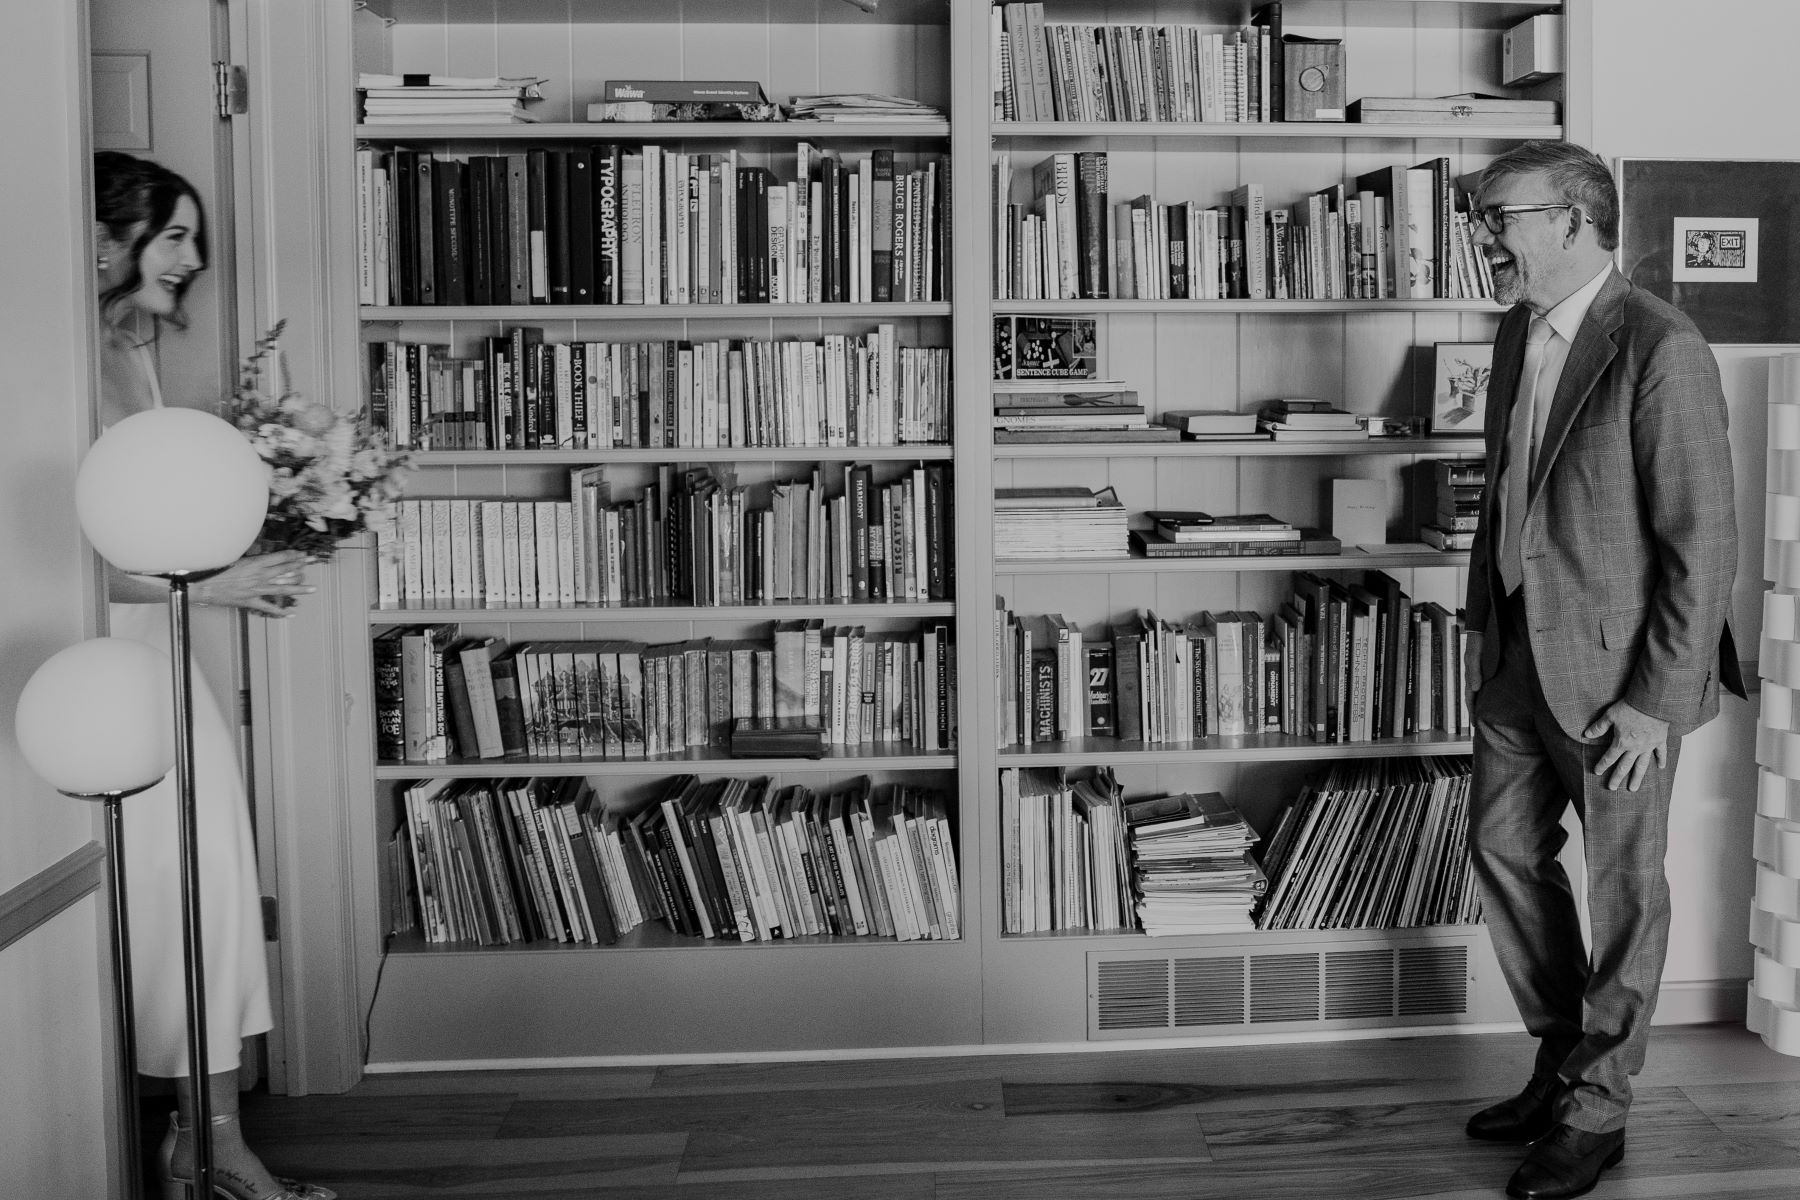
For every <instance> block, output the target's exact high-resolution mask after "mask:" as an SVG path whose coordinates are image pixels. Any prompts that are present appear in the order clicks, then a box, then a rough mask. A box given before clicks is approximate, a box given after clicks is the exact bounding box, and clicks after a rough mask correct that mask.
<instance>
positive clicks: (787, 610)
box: [369, 601, 956, 626]
mask: <svg viewBox="0 0 1800 1200" xmlns="http://www.w3.org/2000/svg"><path fill="white" fill-rule="evenodd" d="M954 615H956V605H954V604H952V603H949V602H948V601H931V602H913V603H896V604H832V603H829V602H797V603H780V604H730V605H725V604H721V605H716V606H695V605H691V604H664V605H655V604H634V605H592V604H590V605H579V604H578V605H568V606H563V607H557V606H550V607H542V606H540V607H536V608H524V607H510V608H509V607H505V606H494V607H490V606H487V605H479V604H477V605H470V604H447V605H444V606H443V607H440V608H432V607H415V608H372V609H370V610H369V624H371V625H384V626H386V625H433V624H437V623H438V622H441V621H464V622H474V623H489V622H492V623H505V624H509V625H523V624H549V625H567V624H579V625H586V624H594V623H600V622H610V623H614V624H622V623H633V622H639V621H683V622H693V621H780V620H788V619H792V618H797V617H819V618H821V619H823V620H826V621H830V622H832V623H834V624H840V623H843V622H848V621H873V620H881V619H883V618H892V619H895V620H901V621H907V620H917V619H918V618H920V617H949V616H954Z"/></svg>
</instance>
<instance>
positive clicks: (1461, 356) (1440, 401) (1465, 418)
mask: <svg viewBox="0 0 1800 1200" xmlns="http://www.w3.org/2000/svg"><path fill="white" fill-rule="evenodd" d="M1433 349H1434V350H1436V351H1437V366H1436V369H1435V370H1434V371H1433V372H1432V375H1431V379H1432V383H1431V432H1432V434H1433V435H1434V436H1441V435H1443V434H1465V433H1466V434H1468V435H1469V436H1470V437H1480V436H1481V432H1482V427H1483V426H1484V424H1485V423H1486V421H1487V393H1488V380H1489V378H1491V377H1492V375H1493V373H1494V343H1492V342H1438V343H1437V344H1436V345H1435V346H1434V347H1433Z"/></svg>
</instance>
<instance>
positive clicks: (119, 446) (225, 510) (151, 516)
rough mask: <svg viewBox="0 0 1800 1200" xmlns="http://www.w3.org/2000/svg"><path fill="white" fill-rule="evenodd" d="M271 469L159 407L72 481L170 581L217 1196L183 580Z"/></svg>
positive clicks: (99, 450)
mask: <svg viewBox="0 0 1800 1200" xmlns="http://www.w3.org/2000/svg"><path fill="white" fill-rule="evenodd" d="M268 507H269V474H268V469H267V468H266V467H265V466H264V465H263V461H262V459H261V458H260V457H259V456H258V455H257V453H256V451H255V450H254V449H253V448H252V447H251V445H250V443H249V441H248V440H246V439H245V437H244V436H243V434H241V433H239V432H238V431H237V430H236V429H234V428H232V427H231V426H230V425H229V424H227V423H226V422H224V421H222V420H220V419H219V418H218V417H215V416H213V415H211V414H210V413H205V412H201V411H199V410H198V409H189V408H157V409H151V410H149V411H147V412H141V413H137V414H135V415H133V416H130V417H127V418H125V419H124V420H123V421H120V422H119V423H118V424H116V425H114V426H113V427H112V428H110V429H108V430H107V431H106V432H105V433H103V434H101V435H100V438H99V440H97V441H96V442H95V443H94V445H93V447H92V448H91V449H90V450H89V451H88V454H87V458H86V459H84V460H83V462H82V464H81V471H80V473H79V474H78V476H77V477H76V481H75V510H76V514H77V515H78V516H79V517H80V519H81V528H82V532H84V533H85V534H87V537H88V540H89V541H90V542H92V543H93V544H94V549H96V550H98V551H99V552H100V554H101V556H102V557H103V558H105V559H106V561H108V562H109V563H111V564H112V565H113V566H115V567H117V568H118V569H119V570H121V571H123V572H125V573H126V574H128V575H147V576H153V577H155V578H158V579H162V580H164V581H166V582H167V583H168V585H169V661H170V668H171V669H170V672H169V676H170V679H171V680H172V688H171V693H172V698H173V705H174V735H175V741H174V745H175V791H176V813H177V825H178V827H179V828H178V833H179V838H180V863H181V925H182V958H183V965H184V967H185V972H186V980H187V1034H188V1062H189V1072H190V1078H189V1082H190V1090H191V1091H192V1093H193V1107H194V1129H193V1139H194V1176H193V1192H192V1194H193V1195H194V1196H197V1197H202V1198H209V1197H211V1196H212V1195H213V1187H212V1180H213V1162H212V1105H211V1101H210V1098H209V1096H208V1094H207V1077H208V1076H209V1075H210V1074H211V1072H210V1071H209V1070H208V1069H207V1047H206V969H205V962H204V955H203V950H202V940H201V924H200V843H199V836H198V824H197V822H198V816H197V813H196V810H195V805H194V799H195V793H194V728H193V718H194V688H193V671H192V657H191V654H190V652H189V626H188V589H189V588H190V586H191V585H193V584H194V583H197V582H199V581H200V580H203V579H206V578H208V577H209V576H211V575H214V574H216V573H218V572H219V571H221V570H223V569H224V568H226V567H228V566H230V565H231V564H232V563H234V562H236V561H237V560H238V559H239V558H241V557H243V555H244V552H245V551H246V550H248V549H249V548H250V547H251V545H252V544H253V543H254V542H255V541H256V537H257V534H258V533H260V532H261V530H262V523H263V518H264V516H265V515H266V514H267V512H268Z"/></svg>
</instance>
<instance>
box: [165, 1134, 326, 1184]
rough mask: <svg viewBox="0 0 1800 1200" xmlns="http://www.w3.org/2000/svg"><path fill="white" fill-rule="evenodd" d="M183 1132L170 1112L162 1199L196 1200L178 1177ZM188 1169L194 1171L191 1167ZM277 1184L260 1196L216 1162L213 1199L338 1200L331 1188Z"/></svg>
mask: <svg viewBox="0 0 1800 1200" xmlns="http://www.w3.org/2000/svg"><path fill="white" fill-rule="evenodd" d="M235 1120H237V1118H236V1117H235V1116H226V1117H214V1118H213V1119H212V1123H213V1124H214V1125H227V1124H230V1123H231V1122H233V1121H235ZM181 1132H182V1130H181V1125H180V1121H179V1120H178V1118H177V1116H176V1114H175V1113H170V1114H169V1132H168V1133H166V1134H164V1135H163V1142H162V1147H161V1149H160V1150H159V1151H158V1154H157V1163H158V1165H159V1166H160V1167H161V1168H162V1194H163V1200H195V1197H194V1181H193V1180H192V1179H183V1178H181V1177H179V1176H177V1175H176V1174H175V1142H176V1139H177V1137H178V1136H179V1135H180V1133H181ZM189 1167H190V1169H192V1165H191V1164H189ZM275 1182H276V1183H277V1184H279V1185H280V1186H281V1190H280V1191H279V1192H263V1193H261V1194H260V1195H259V1194H258V1193H256V1192H252V1191H250V1190H249V1189H248V1186H247V1185H246V1182H245V1181H244V1180H243V1179H242V1178H241V1177H240V1176H237V1175H235V1174H233V1173H230V1172H223V1173H222V1172H220V1170H219V1168H218V1165H217V1164H216V1163H215V1164H214V1166H213V1189H212V1190H213V1197H214V1200H219V1198H220V1197H223V1198H224V1200H337V1193H336V1192H334V1191H332V1190H331V1189H330V1188H322V1187H319V1186H317V1185H316V1184H311V1183H302V1182H300V1181H299V1180H298V1179H284V1178H282V1177H280V1176H276V1178H275Z"/></svg>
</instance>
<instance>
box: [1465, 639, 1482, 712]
mask: <svg viewBox="0 0 1800 1200" xmlns="http://www.w3.org/2000/svg"><path fill="white" fill-rule="evenodd" d="M1480 690H1481V635H1480V634H1479V633H1476V632H1475V631H1474V630H1473V629H1471V630H1470V631H1469V636H1468V639H1467V644H1466V645H1465V646H1464V648H1463V699H1464V700H1466V701H1467V702H1468V705H1469V707H1470V708H1471V709H1473V708H1474V707H1475V693H1476V692H1479V691H1480Z"/></svg>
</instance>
